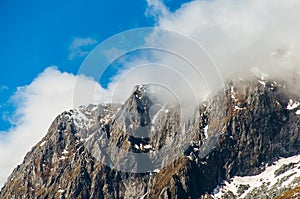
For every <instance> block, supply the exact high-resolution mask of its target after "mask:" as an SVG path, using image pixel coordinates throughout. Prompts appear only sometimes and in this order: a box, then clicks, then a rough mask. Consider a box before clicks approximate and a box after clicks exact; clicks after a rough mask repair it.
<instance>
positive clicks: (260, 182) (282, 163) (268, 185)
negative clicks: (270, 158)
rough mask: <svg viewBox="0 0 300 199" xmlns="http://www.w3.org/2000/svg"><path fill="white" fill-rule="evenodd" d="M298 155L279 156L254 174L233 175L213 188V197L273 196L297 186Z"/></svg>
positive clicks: (299, 177) (299, 173) (299, 169)
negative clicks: (260, 171) (262, 170)
mask: <svg viewBox="0 0 300 199" xmlns="http://www.w3.org/2000/svg"><path fill="white" fill-rule="evenodd" d="M299 182H300V155H297V156H293V157H289V158H281V159H279V160H278V161H277V162H275V163H274V165H270V166H267V167H266V169H265V171H264V172H262V173H260V174H259V175H254V176H243V177H240V176H235V177H234V178H232V179H231V180H230V182H227V181H224V184H223V185H221V186H218V187H216V188H215V190H214V194H212V196H213V197H214V198H218V199H219V198H220V199H223V198H226V197H230V198H249V199H250V198H268V197H269V198H274V197H275V196H277V195H278V193H282V192H284V191H285V190H288V189H292V188H294V187H296V186H299Z"/></svg>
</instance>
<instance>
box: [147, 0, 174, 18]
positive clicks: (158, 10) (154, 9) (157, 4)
mask: <svg viewBox="0 0 300 199" xmlns="http://www.w3.org/2000/svg"><path fill="white" fill-rule="evenodd" d="M147 3H148V8H147V10H146V15H148V16H150V17H154V19H159V18H161V17H162V16H166V15H169V10H168V8H167V7H166V6H165V5H164V4H163V3H162V2H161V1H160V0H147Z"/></svg>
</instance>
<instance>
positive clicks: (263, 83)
mask: <svg viewBox="0 0 300 199" xmlns="http://www.w3.org/2000/svg"><path fill="white" fill-rule="evenodd" d="M258 82H259V83H260V84H261V85H263V86H266V82H265V81H262V80H258Z"/></svg>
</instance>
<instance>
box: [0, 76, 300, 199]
mask: <svg viewBox="0 0 300 199" xmlns="http://www.w3.org/2000/svg"><path fill="white" fill-rule="evenodd" d="M288 90H289V89H288V87H287V86H286V85H285V84H284V83H283V82H279V81H277V82H276V81H271V80H263V79H253V80H243V79H240V80H235V81H229V82H227V83H226V85H225V88H224V90H221V91H220V92H219V93H217V94H216V95H215V96H214V97H212V99H210V100H208V101H204V102H203V103H201V104H200V105H199V106H198V107H197V108H196V110H195V111H194V112H191V113H190V117H186V116H182V113H181V108H182V107H181V105H180V103H174V104H168V103H165V104H164V103H161V100H158V98H159V95H160V93H159V92H158V93H155V92H153V89H152V88H151V86H149V85H141V86H137V87H136V88H135V89H134V90H133V92H132V95H131V96H129V98H128V99H127V100H126V102H125V103H124V104H101V105H84V106H81V107H79V108H78V109H74V110H70V111H66V112H63V113H62V114H60V115H59V116H57V117H56V118H55V120H54V122H53V123H52V125H51V127H50V128H49V130H48V132H47V134H46V136H45V137H44V138H43V139H42V140H41V141H40V142H39V143H38V144H37V145H35V146H34V147H33V148H32V150H31V151H30V152H28V153H27V155H26V156H25V158H24V161H23V162H22V164H21V165H19V166H17V168H15V169H14V171H13V172H12V174H11V175H10V177H9V178H8V180H7V182H6V183H5V185H4V187H3V188H2V189H1V192H0V198H9V199H11V198H143V199H146V198H275V197H279V198H280V197H281V198H282V197H285V198H288V197H296V198H297V197H298V196H297V193H298V192H299V181H300V180H299V179H300V156H299V154H300V144H299V143H300V142H299V141H300V140H299V139H300V135H299V129H300V128H299V127H300V118H299V117H300V107H299V105H300V103H299V102H298V101H299V96H296V95H294V94H292V93H290V92H289V91H288ZM158 102H159V103H158ZM299 198H300V197H299Z"/></svg>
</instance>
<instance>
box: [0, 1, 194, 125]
mask: <svg viewBox="0 0 300 199" xmlns="http://www.w3.org/2000/svg"><path fill="white" fill-rule="evenodd" d="M187 1H188V0H165V1H164V3H165V4H166V6H167V7H168V8H169V9H170V10H171V11H174V10H176V9H177V8H178V7H180V5H181V4H182V3H184V2H187ZM146 8H147V2H146V0H130V1H124V0H109V1H101V0H98V1H97V0H89V1H83V0H81V1H79V0H78V1H76V0H75V1H58V0H51V1H50V0H43V1H40V0H29V1H17V0H1V1H0V30H1V31H0V44H1V48H0V60H1V64H0V66H1V72H0V116H1V117H0V131H1V130H7V129H8V128H9V127H10V126H11V124H10V123H9V122H8V121H7V120H6V119H3V116H5V115H11V113H12V112H13V110H14V107H13V106H12V104H11V103H9V102H8V100H9V98H10V96H12V95H13V93H14V92H15V91H16V88H17V87H18V86H23V85H27V84H29V83H30V82H31V81H32V80H33V79H34V78H35V77H36V76H37V75H38V74H39V73H41V72H42V71H43V70H44V69H45V68H46V67H48V66H50V65H56V66H58V69H59V70H61V71H66V72H71V73H74V74H76V72H77V70H78V68H79V66H80V64H81V62H82V61H83V59H84V57H80V58H75V59H72V60H70V59H69V53H70V51H69V46H70V43H71V42H72V40H73V39H74V38H86V37H91V38H93V39H95V40H97V41H98V42H101V41H103V40H105V39H107V38H108V37H110V36H112V35H114V34H116V33H119V32H122V31H124V30H128V29H131V28H136V27H145V26H153V25H154V20H153V19H151V18H149V17H146V16H145V10H146Z"/></svg>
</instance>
